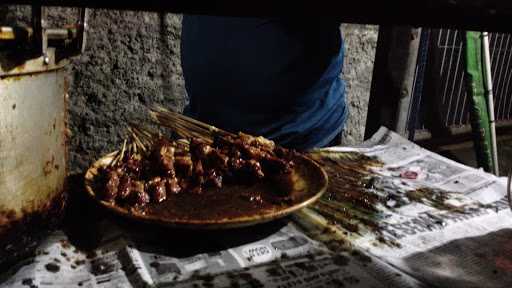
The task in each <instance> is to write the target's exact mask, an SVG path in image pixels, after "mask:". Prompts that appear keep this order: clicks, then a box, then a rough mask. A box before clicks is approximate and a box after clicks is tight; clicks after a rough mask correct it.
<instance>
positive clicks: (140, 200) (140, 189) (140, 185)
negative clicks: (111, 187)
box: [127, 181, 150, 207]
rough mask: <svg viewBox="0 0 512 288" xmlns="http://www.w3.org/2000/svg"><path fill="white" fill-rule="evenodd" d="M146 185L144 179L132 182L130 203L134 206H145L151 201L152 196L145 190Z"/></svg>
mask: <svg viewBox="0 0 512 288" xmlns="http://www.w3.org/2000/svg"><path fill="white" fill-rule="evenodd" d="M145 190H146V189H145V185H144V182H142V181H132V183H131V191H130V195H129V196H128V199H127V200H128V204H130V205H134V206H139V207H142V206H145V205H146V204H148V203H149V202H150V198H149V195H148V193H146V191H145Z"/></svg>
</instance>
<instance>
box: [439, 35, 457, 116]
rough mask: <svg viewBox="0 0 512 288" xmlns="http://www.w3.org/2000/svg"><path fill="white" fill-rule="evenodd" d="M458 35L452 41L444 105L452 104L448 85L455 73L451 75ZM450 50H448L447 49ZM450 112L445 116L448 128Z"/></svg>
mask: <svg viewBox="0 0 512 288" xmlns="http://www.w3.org/2000/svg"><path fill="white" fill-rule="evenodd" d="M457 33H458V31H455V33H454V36H453V41H452V45H451V48H450V49H451V51H450V58H449V60H450V61H449V64H448V72H447V77H446V81H445V83H444V89H443V105H446V104H448V105H449V103H450V102H451V97H450V98H449V99H446V97H447V96H450V95H447V94H446V93H447V91H448V90H447V89H448V84H449V83H450V78H451V76H452V75H453V73H450V72H451V70H452V62H453V52H454V50H455V48H454V47H455V42H456V40H457ZM447 49H448V48H447ZM446 101H448V103H446ZM449 114H450V112H449V110H446V115H444V122H445V125H446V126H448V118H449Z"/></svg>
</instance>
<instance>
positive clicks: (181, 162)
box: [174, 156, 194, 177]
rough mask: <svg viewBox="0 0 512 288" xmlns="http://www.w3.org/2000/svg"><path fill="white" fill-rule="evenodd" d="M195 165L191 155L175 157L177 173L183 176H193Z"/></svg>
mask: <svg viewBox="0 0 512 288" xmlns="http://www.w3.org/2000/svg"><path fill="white" fill-rule="evenodd" d="M193 166H194V165H193V163H192V159H191V158H190V156H176V157H175V159H174V167H175V169H176V174H177V175H179V176H181V177H189V176H192V172H193V169H192V168H193Z"/></svg>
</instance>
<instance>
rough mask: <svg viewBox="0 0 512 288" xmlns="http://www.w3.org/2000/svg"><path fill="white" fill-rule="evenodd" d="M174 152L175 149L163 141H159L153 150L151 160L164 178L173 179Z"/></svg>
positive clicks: (174, 174)
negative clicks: (153, 160) (152, 159)
mask: <svg viewBox="0 0 512 288" xmlns="http://www.w3.org/2000/svg"><path fill="white" fill-rule="evenodd" d="M174 152H175V148H174V147H173V146H172V145H171V143H169V142H168V141H165V140H160V141H158V142H157V144H156V145H155V148H154V150H153V155H152V156H153V158H154V159H155V161H156V163H157V168H158V170H159V171H160V172H161V173H163V174H164V175H166V176H169V177H175V176H176V172H175V170H174Z"/></svg>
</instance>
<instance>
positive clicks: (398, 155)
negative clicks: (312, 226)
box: [0, 128, 512, 288]
mask: <svg viewBox="0 0 512 288" xmlns="http://www.w3.org/2000/svg"><path fill="white" fill-rule="evenodd" d="M329 149H330V150H333V151H340V152H346V151H355V152H360V153H364V154H366V155H369V156H376V157H378V158H379V159H381V160H382V161H383V162H384V163H385V164H386V165H385V166H384V167H382V168H380V169H377V170H376V171H375V173H376V174H378V175H382V176H383V179H385V180H386V181H390V182H391V183H387V184H386V183H385V181H383V183H384V184H385V185H391V187H393V185H398V186H399V185H406V186H407V187H415V186H421V185H423V186H427V187H437V188H440V189H446V190H449V191H459V192H461V193H459V194H460V195H458V196H457V197H456V198H457V199H455V200H454V201H459V202H461V203H467V202H468V201H469V202H471V201H478V202H480V203H483V204H486V205H487V206H482V205H480V206H477V208H475V209H474V210H472V211H471V213H464V214H461V213H452V212H447V211H440V210H436V209H434V208H432V207H429V206H425V205H422V204H419V203H410V204H409V205H405V206H403V207H400V208H399V209H397V210H396V211H394V213H391V214H389V215H388V217H387V218H385V219H383V220H382V223H383V226H384V231H385V232H384V233H385V234H386V236H387V237H390V238H392V239H394V240H395V241H396V242H397V243H399V244H400V247H389V246H386V245H383V244H382V243H380V242H378V241H376V240H375V235H372V234H371V233H368V234H367V235H366V234H365V235H363V236H361V237H356V238H353V239H352V238H351V239H349V240H350V241H353V243H354V244H355V245H357V246H358V247H360V248H361V249H363V250H364V251H366V252H367V254H366V255H367V256H365V257H363V259H365V260H364V261H362V260H361V257H360V256H356V254H353V253H350V252H340V251H336V252H333V251H331V250H329V249H328V248H327V246H326V245H324V243H323V242H320V241H316V240H313V238H311V237H308V236H307V235H309V233H308V232H309V231H307V227H306V228H305V226H303V225H298V224H297V222H294V221H289V219H287V220H284V221H283V226H282V227H281V228H280V229H279V230H278V231H276V232H273V233H270V234H269V235H263V236H261V237H256V236H258V235H251V236H254V238H253V239H259V240H256V241H248V242H247V243H243V244H240V245H237V244H233V242H232V241H230V239H215V240H212V239H204V243H206V244H207V245H211V246H212V247H218V249H216V250H214V251H208V252H198V253H195V254H194V253H191V254H190V255H187V256H180V255H176V254H173V253H170V252H169V251H168V250H169V249H168V248H169V247H172V245H173V243H168V245H159V246H158V245H157V246H155V245H151V241H144V237H145V235H138V234H133V233H130V231H126V229H125V228H122V227H119V226H117V225H115V224H114V223H113V222H110V221H108V220H106V221H103V222H102V223H100V224H99V226H100V229H99V230H100V231H102V233H101V241H100V245H99V246H98V248H97V249H96V250H95V251H93V252H92V253H91V252H89V253H84V252H82V251H79V250H77V249H76V248H75V247H74V246H73V245H72V244H71V243H70V242H69V241H68V239H67V237H66V235H65V234H64V233H63V232H62V231H56V232H55V233H53V234H51V235H50V236H49V237H47V238H46V239H45V241H44V242H43V243H42V244H41V245H40V247H39V248H38V251H37V255H36V256H35V257H34V258H32V259H28V260H27V261H25V262H24V263H20V264H19V265H18V266H17V267H13V268H12V269H11V270H10V271H7V272H6V273H2V274H1V275H0V288H4V287H153V286H156V287H235V286H236V287H430V286H432V285H439V286H441V287H450V286H453V285H454V284H455V285H456V287H504V286H510V284H512V279H511V276H510V275H512V273H508V274H507V273H506V272H512V262H511V260H509V259H512V257H511V256H512V255H511V253H512V237H511V236H512V217H511V216H512V215H510V209H508V206H507V203H506V199H505V198H504V197H505V190H504V181H503V179H499V178H496V177H494V176H491V175H489V174H486V173H483V172H482V171H479V170H475V169H471V168H468V167H465V166H463V165H460V164H457V163H455V162H452V161H449V160H446V159H445V158H443V157H440V156H438V155H436V154H433V153H430V152H428V151H426V150H424V149H421V148H419V147H418V146H416V145H414V144H412V143H410V142H408V141H406V140H404V139H403V138H400V137H399V136H397V135H396V134H393V133H391V132H389V131H388V130H386V129H384V128H383V129H381V130H380V131H379V132H378V133H377V134H376V135H375V136H374V137H373V138H372V139H370V140H369V141H368V142H366V143H363V145H361V146H360V147H355V148H343V147H335V148H329ZM389 167H393V169H387V168H389ZM404 171H412V172H414V175H417V176H418V177H417V178H416V179H415V180H411V179H402V178H401V177H400V175H402V174H403V173H402V172H404ZM397 175H398V176H397ZM381 184H382V183H381ZM304 229H306V230H304ZM509 239H511V240H509ZM215 241H216V242H218V243H211V242H215ZM173 249H174V250H176V249H178V250H179V249H181V247H173ZM173 249H171V250H173Z"/></svg>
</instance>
